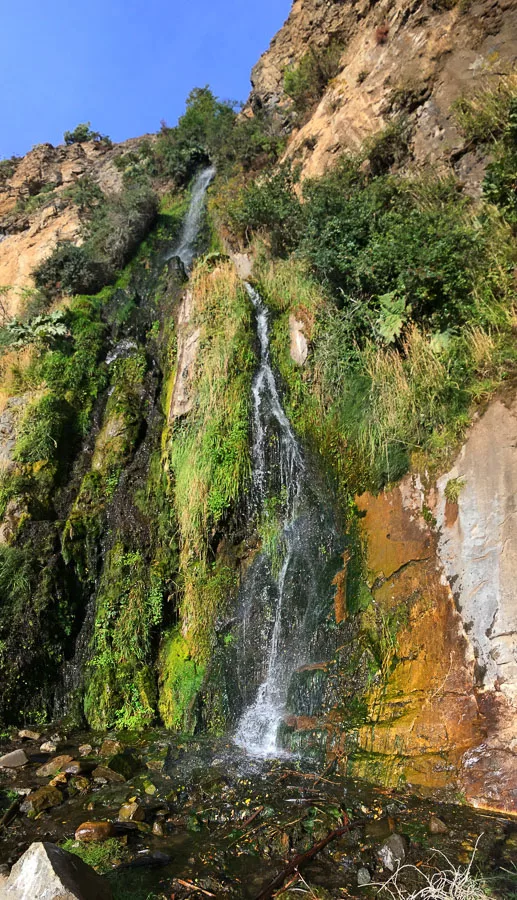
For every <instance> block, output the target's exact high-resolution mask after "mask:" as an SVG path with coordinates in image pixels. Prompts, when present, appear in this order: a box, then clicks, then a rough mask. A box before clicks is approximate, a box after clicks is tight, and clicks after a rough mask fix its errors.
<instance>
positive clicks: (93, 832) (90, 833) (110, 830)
mask: <svg viewBox="0 0 517 900" xmlns="http://www.w3.org/2000/svg"><path fill="white" fill-rule="evenodd" d="M114 835H115V826H114V825H113V823H112V822H83V824H82V825H79V828H78V829H77V831H76V832H75V839H76V841H82V842H83V844H89V843H90V842H91V841H107V840H108V838H112V837H114Z"/></svg>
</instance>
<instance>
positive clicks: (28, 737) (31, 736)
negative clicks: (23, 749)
mask: <svg viewBox="0 0 517 900" xmlns="http://www.w3.org/2000/svg"><path fill="white" fill-rule="evenodd" d="M18 737H19V738H20V740H22V741H39V740H40V738H41V734H39V733H38V732H37V731H31V730H30V728H23V729H22V730H21V731H19V732H18Z"/></svg>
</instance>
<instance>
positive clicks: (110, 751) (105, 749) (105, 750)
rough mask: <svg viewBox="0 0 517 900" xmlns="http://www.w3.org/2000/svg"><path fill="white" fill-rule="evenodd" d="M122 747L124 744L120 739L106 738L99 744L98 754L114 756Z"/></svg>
mask: <svg viewBox="0 0 517 900" xmlns="http://www.w3.org/2000/svg"><path fill="white" fill-rule="evenodd" d="M123 749H124V745H123V744H122V743H121V742H120V741H116V740H113V739H112V738H106V739H105V740H104V741H103V742H102V744H101V746H100V749H99V756H115V754H116V753H120V752H121V750H123Z"/></svg>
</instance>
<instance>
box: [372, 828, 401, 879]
mask: <svg viewBox="0 0 517 900" xmlns="http://www.w3.org/2000/svg"><path fill="white" fill-rule="evenodd" d="M377 856H378V857H379V859H380V861H381V863H382V864H383V866H386V868H387V869H389V870H390V872H394V871H395V869H398V867H399V866H400V865H402V863H403V862H404V860H405V858H406V841H405V839H404V838H403V837H402V836H401V835H400V834H392V835H391V837H389V838H388V840H387V841H384V843H383V844H381V846H380V847H379V849H378V850H377Z"/></svg>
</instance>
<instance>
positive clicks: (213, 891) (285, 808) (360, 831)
mask: <svg viewBox="0 0 517 900" xmlns="http://www.w3.org/2000/svg"><path fill="white" fill-rule="evenodd" d="M46 737H48V736H47V735H42V736H41V738H40V740H39V741H33V740H24V741H23V742H22V741H20V739H19V738H16V739H15V740H4V741H3V742H2V745H1V747H0V752H1V753H6V752H8V751H10V750H13V749H17V748H23V750H24V752H25V753H26V755H27V757H28V759H29V762H28V764H27V765H26V766H24V767H23V768H18V769H0V818H1V817H2V815H3V813H4V811H5V810H7V809H8V808H9V807H10V806H12V804H13V802H14V803H15V805H16V800H17V798H19V799H20V800H21V801H22V806H21V808H19V809H18V810H17V811H16V812H15V815H14V818H12V819H11V821H10V822H9V824H8V825H7V826H6V827H4V828H3V831H2V833H1V834H0V864H3V865H4V866H6V867H9V866H11V865H12V864H13V863H14V862H15V861H16V860H17V859H18V858H19V857H20V855H21V854H22V853H23V852H24V851H25V850H26V849H27V847H28V846H29V845H30V844H31V843H32V842H33V841H38V840H45V841H51V842H53V843H57V844H61V845H63V844H65V846H66V849H69V850H72V851H73V852H77V853H79V854H80V855H82V856H83V858H84V859H85V860H86V861H87V862H89V863H90V864H93V865H95V866H96V868H97V870H98V871H99V872H101V873H102V874H104V875H105V877H106V878H107V879H108V880H109V882H110V884H111V886H112V889H113V894H114V898H115V900H118V898H124V900H126V898H128V900H158V898H159V900H163V898H167V900H170V898H171V897H174V900H186V898H188V897H191V898H194V900H195V898H197V897H199V898H201V897H210V896H213V897H230V898H240V900H254V898H256V897H258V896H259V895H260V892H261V891H262V890H263V889H264V887H265V886H266V885H267V883H268V882H269V881H270V880H271V879H273V878H274V877H275V876H276V875H277V874H278V873H279V872H281V871H283V870H284V869H286V867H287V866H288V864H289V863H290V862H291V861H292V860H293V859H294V857H296V856H297V855H298V854H303V853H305V852H307V851H308V850H309V849H310V848H311V847H312V846H313V845H314V844H315V843H317V842H318V841H320V840H321V839H323V838H325V837H326V836H327V835H328V834H330V833H331V832H332V831H334V830H336V829H338V828H340V827H341V826H342V824H343V821H344V818H343V817H344V816H347V817H348V818H349V819H350V821H351V826H350V831H349V833H348V834H345V835H344V836H342V837H340V838H339V839H336V840H333V841H331V842H330V843H329V844H328V845H327V847H326V848H325V849H324V850H322V851H321V852H320V853H318V854H317V855H316V856H315V857H314V859H313V860H311V861H310V862H308V863H306V864H305V865H303V866H302V867H301V868H300V873H299V875H298V874H296V873H295V874H294V875H291V876H289V878H287V879H286V890H285V891H283V892H282V893H280V894H276V896H280V897H286V898H287V897H293V898H294V897H300V896H307V897H309V898H310V897H319V898H345V897H353V898H355V897H357V898H358V897H363V898H372V897H375V896H377V895H378V891H379V887H378V886H377V885H374V884H373V883H374V882H378V883H382V882H385V881H386V880H387V879H388V878H389V877H390V876H391V872H390V870H389V868H387V867H386V865H385V864H383V862H382V860H381V858H380V855H381V856H382V851H381V848H382V847H383V845H385V843H386V841H388V842H389V841H390V840H391V839H392V838H393V835H400V837H401V838H402V846H403V847H404V852H405V859H404V863H406V864H408V863H410V864H413V865H414V866H415V867H416V869H409V868H408V869H404V871H403V872H402V874H401V876H400V878H399V882H400V883H401V884H402V885H405V886H406V887H407V888H408V890H409V889H411V890H414V889H415V888H417V887H422V884H423V882H422V880H421V876H420V875H418V870H420V871H421V872H423V873H428V874H429V873H431V872H432V871H433V870H434V869H435V868H444V867H447V866H448V865H449V863H448V862H446V860H445V857H447V860H449V862H450V864H452V865H454V866H462V867H465V866H466V865H468V863H469V861H470V860H471V858H472V855H473V853H474V851H475V857H474V864H473V872H474V873H477V874H482V875H483V876H484V877H485V878H486V879H487V884H488V886H489V890H490V891H491V894H490V896H493V897H496V898H501V900H506V898H511V897H514V898H515V897H516V896H517V883H516V879H515V876H516V875H517V821H515V820H511V819H509V818H506V817H505V816H502V815H497V814H491V813H489V812H483V811H479V810H474V809H472V808H469V807H467V806H465V805H462V804H461V802H458V803H450V802H448V803H445V802H441V801H438V800H436V799H433V798H421V797H417V796H415V795H414V794H413V793H411V791H410V790H409V789H404V790H380V789H375V788H373V787H372V786H371V785H368V784H366V783H362V782H358V781H353V780H350V779H347V778H344V777H342V776H340V775H339V774H338V773H336V772H335V771H333V769H332V767H330V768H329V767H327V768H323V770H322V771H315V770H313V769H311V768H309V767H307V766H306V765H305V766H304V765H303V764H302V763H301V762H300V761H299V760H297V759H296V758H293V757H292V758H290V759H289V758H287V759H286V758H284V759H280V760H274V759H262V760H256V759H250V758H249V757H247V756H246V754H245V753H244V752H243V751H241V750H239V748H237V747H235V745H233V744H232V743H231V742H228V741H222V740H221V741H213V740H205V739H203V740H196V739H192V738H191V739H185V740H178V738H177V737H176V736H172V735H170V734H169V733H167V732H160V731H159V732H153V733H152V734H148V735H146V736H138V737H137V736H131V735H126V736H125V737H123V738H122V739H121V738H120V736H115V735H110V736H108V739H111V740H113V741H117V740H118V741H119V743H118V744H117V743H115V744H111V745H110V744H106V743H105V740H106V736H105V735H102V736H101V735H98V736H95V735H94V736H92V734H91V733H88V734H77V735H73V736H72V737H70V738H66V737H65V736H63V735H61V734H59V735H55V737H56V738H59V741H55V743H56V744H57V747H56V750H55V751H53V752H52V753H42V752H41V750H40V746H41V744H42V741H44V740H45V738H46ZM88 745H91V751H88ZM80 746H81V747H82V748H83V749H82V753H83V754H84V753H85V748H86V751H87V753H86V755H83V756H81V753H80V752H79V747H80ZM101 748H103V749H102V750H101ZM56 756H61V757H65V758H66V757H68V758H69V760H70V761H69V762H68V763H66V762H63V763H62V767H61V769H60V771H57V772H56V773H55V774H53V775H52V776H42V775H38V774H36V773H37V770H38V769H39V768H40V767H41V765H44V764H45V763H48V762H49V761H52V760H53V759H55V758H56ZM74 764H75V765H74ZM112 766H113V768H112ZM66 768H70V769H74V771H71V772H67V771H65V770H66ZM116 770H118V771H116ZM121 772H123V774H121ZM51 781H52V782H53V783H54V786H55V787H56V788H57V790H58V792H59V793H58V794H56V793H55V791H54V792H53V794H51V796H52V797H53V802H56V801H57V802H56V805H55V806H49V807H48V808H46V809H43V810H41V811H40V812H37V811H35V810H34V809H32V810H31V808H30V807H31V803H30V800H31V796H34V791H36V790H39V789H41V788H44V787H46V786H48V785H49V784H50V782H51ZM30 792H31V793H30ZM127 804H132V808H133V810H136V809H138V812H137V813H136V812H135V816H136V819H137V820H131V818H129V819H126V820H125V821H120V810H121V808H123V807H124V806H125V805H126V806H125V809H126V814H127V809H128V807H127ZM85 821H89V822H93V823H99V822H103V823H110V825H109V833H110V835H111V837H110V838H109V840H107V841H103V842H100V841H98V842H93V843H88V844H86V843H79V842H75V841H74V834H75V832H76V829H77V828H78V827H79V826H80V825H81V824H83V823H84V822H85ZM437 823H440V824H439V825H438V824H437ZM437 828H438V829H439V831H441V832H442V833H432V831H433V830H434V831H436V829H437ZM395 845H397V841H395ZM398 845H400V842H399V844H398ZM379 854H380V855H379ZM360 870H363V871H362V876H359V872H360ZM364 870H366V871H367V874H368V876H369V877H370V878H371V881H372V883H370V884H369V885H366V886H362V887H359V885H358V878H360V877H363V878H364V877H365V871H364ZM380 896H381V897H382V896H388V894H387V893H386V892H384V893H381V895H380Z"/></svg>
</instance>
